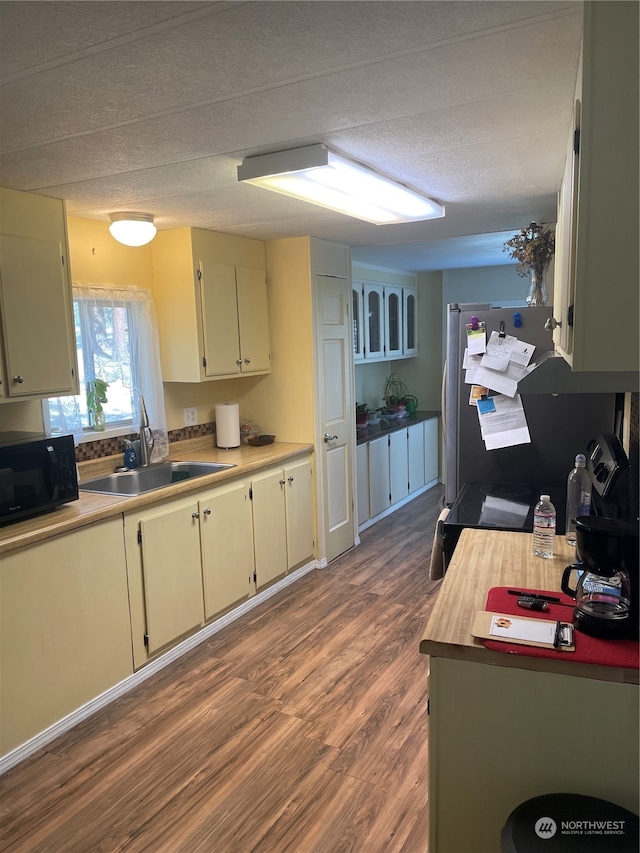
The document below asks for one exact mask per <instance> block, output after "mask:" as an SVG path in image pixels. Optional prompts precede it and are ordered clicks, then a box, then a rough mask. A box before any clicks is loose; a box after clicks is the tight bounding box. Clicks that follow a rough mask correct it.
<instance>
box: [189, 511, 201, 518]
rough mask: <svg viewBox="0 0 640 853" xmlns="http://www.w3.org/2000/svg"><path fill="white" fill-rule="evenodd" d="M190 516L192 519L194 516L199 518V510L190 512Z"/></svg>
mask: <svg viewBox="0 0 640 853" xmlns="http://www.w3.org/2000/svg"><path fill="white" fill-rule="evenodd" d="M191 518H194V519H195V518H200V513H199V512H192V513H191Z"/></svg>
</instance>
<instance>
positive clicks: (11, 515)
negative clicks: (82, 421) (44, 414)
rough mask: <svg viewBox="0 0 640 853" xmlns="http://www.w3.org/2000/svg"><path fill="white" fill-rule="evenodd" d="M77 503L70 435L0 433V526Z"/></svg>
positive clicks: (76, 482)
mask: <svg viewBox="0 0 640 853" xmlns="http://www.w3.org/2000/svg"><path fill="white" fill-rule="evenodd" d="M76 500H78V475H77V469H76V454H75V446H74V442H73V436H72V435H59V436H49V435H42V434H40V433H31V432H3V433H0V525H4V524H10V523H11V522H13V521H20V520H21V519H23V518H29V517H30V516H33V515H39V514H40V513H44V512H50V511H51V510H53V509H55V508H56V507H57V506H60V504H63V503H67V502H68V501H76Z"/></svg>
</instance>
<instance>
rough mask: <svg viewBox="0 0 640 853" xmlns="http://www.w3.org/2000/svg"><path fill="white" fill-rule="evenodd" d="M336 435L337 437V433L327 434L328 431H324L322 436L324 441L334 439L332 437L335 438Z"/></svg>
mask: <svg viewBox="0 0 640 853" xmlns="http://www.w3.org/2000/svg"><path fill="white" fill-rule="evenodd" d="M337 437H338V436H337V435H329V433H328V432H325V434H324V436H323V439H324V440H325V441H333V440H334V439H336V438H337Z"/></svg>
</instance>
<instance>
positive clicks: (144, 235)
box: [109, 213, 158, 246]
mask: <svg viewBox="0 0 640 853" xmlns="http://www.w3.org/2000/svg"><path fill="white" fill-rule="evenodd" d="M109 216H110V218H111V225H110V226H109V231H111V236H112V237H115V239H116V240H117V241H118V242H119V243H124V245H125V246H144V245H145V243H150V242H151V240H153V238H154V237H155V236H156V231H157V230H158V229H157V228H156V226H155V225H154V224H153V216H151V214H150V213H110V214H109Z"/></svg>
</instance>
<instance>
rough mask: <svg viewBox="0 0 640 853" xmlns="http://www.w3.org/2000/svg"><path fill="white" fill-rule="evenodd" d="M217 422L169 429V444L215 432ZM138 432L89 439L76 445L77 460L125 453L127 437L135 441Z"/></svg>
mask: <svg viewBox="0 0 640 853" xmlns="http://www.w3.org/2000/svg"><path fill="white" fill-rule="evenodd" d="M215 431H216V430H215V422H214V421H210V422H209V423H207V424H195V425H194V426H188V427H182V428H181V429H172V430H169V444H172V443H174V442H176V441H186V440H187V439H190V438H202V437H203V436H206V435H213V434H214V433H215ZM138 437H139V436H138V433H131V434H130V435H118V436H115V437H111V438H100V439H96V441H87V442H84V443H83V444H77V445H76V462H88V461H89V460H91V459H102V458H104V457H106V456H117V454H118V453H124V442H125V439H129V440H130V441H134V440H135V439H137V438H138Z"/></svg>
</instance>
